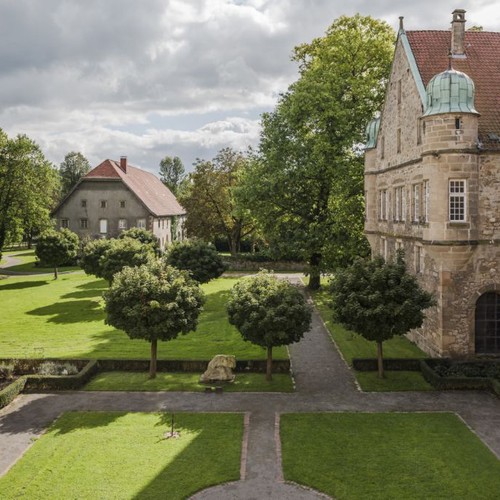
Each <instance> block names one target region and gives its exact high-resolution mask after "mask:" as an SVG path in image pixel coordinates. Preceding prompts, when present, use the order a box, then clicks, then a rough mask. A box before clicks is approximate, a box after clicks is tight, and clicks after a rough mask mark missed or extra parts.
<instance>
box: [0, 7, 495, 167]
mask: <svg viewBox="0 0 500 500" xmlns="http://www.w3.org/2000/svg"><path fill="white" fill-rule="evenodd" d="M455 8H464V9H466V10H467V15H466V18H467V21H468V23H467V25H468V26H472V25H481V26H483V27H484V29H485V30H490V31H500V15H499V1H498V0H461V2H460V3H457V1H456V0H455V1H449V0H440V1H439V2H436V1H435V0H420V1H418V2H416V1H414V0H411V1H410V0H400V1H395V0H392V1H391V0H350V1H345V0H344V1H340V0H142V1H138V0H43V1H41V0H0V33H1V34H2V37H1V43H0V128H3V129H4V130H5V131H6V132H7V133H8V134H9V135H16V134H18V133H23V134H27V135H28V136H29V137H31V138H32V139H34V140H35V141H37V142H38V143H39V144H40V146H41V147H42V149H43V151H44V153H45V155H46V156H47V158H48V159H49V160H51V161H52V162H54V163H56V164H59V163H60V162H61V161H62V160H63V158H64V155H65V154H66V153H68V152H69V151H81V152H82V153H83V154H84V155H85V156H86V157H87V158H88V159H89V160H90V162H91V164H92V165H93V166H95V165H97V164H98V163H99V162H100V161H102V160H103V159H105V158H113V159H118V158H119V157H120V156H122V155H125V156H128V159H129V162H130V163H131V164H133V165H138V166H141V167H142V168H145V169H148V170H151V171H154V172H156V171H157V170H158V163H159V161H160V159H161V158H163V157H164V156H165V155H171V156H174V155H178V156H180V157H181V158H182V160H183V161H184V164H185V166H186V168H187V169H188V170H189V169H190V168H191V164H192V162H193V161H194V160H195V159H196V158H197V157H200V158H205V159H209V158H212V157H213V156H214V155H215V153H216V152H217V151H218V150H219V149H221V148H223V147H226V146H231V147H233V148H236V149H245V148H246V147H247V146H249V145H255V144H256V143H257V141H258V136H259V117H260V114H261V113H262V112H264V111H270V110H272V109H273V107H274V105H275V103H276V99H277V96H278V94H279V93H280V92H282V91H284V90H286V88H287V86H288V85H289V84H290V83H291V82H292V81H294V80H295V79H296V78H297V69H296V65H295V63H293V62H291V61H290V55H291V52H292V49H293V47H294V46H295V45H298V44H299V43H303V42H309V41H311V40H312V39H313V38H315V37H318V36H321V35H322V34H323V33H324V31H325V29H326V28H327V27H328V26H329V25H330V24H331V23H332V22H333V20H334V19H336V18H337V17H338V16H340V15H342V14H346V15H352V14H354V13H356V12H360V13H361V14H363V15H371V16H373V17H376V18H380V19H385V20H386V21H387V22H389V23H390V24H391V25H392V26H393V27H394V28H395V29H396V28H397V26H398V16H400V15H403V16H405V21H404V22H405V28H406V29H408V30H410V29H448V28H449V23H450V21H451V12H452V11H453V10H454V9H455Z"/></svg>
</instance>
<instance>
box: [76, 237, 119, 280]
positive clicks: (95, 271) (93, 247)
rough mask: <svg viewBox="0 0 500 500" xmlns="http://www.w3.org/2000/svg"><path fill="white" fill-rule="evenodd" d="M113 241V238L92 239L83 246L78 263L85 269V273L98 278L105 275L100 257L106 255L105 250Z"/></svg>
mask: <svg viewBox="0 0 500 500" xmlns="http://www.w3.org/2000/svg"><path fill="white" fill-rule="evenodd" d="M111 242H112V240H106V239H102V240H92V241H89V242H88V243H87V244H86V245H85V246H84V247H83V250H82V255H81V256H80V260H79V262H78V263H79V264H80V267H81V268H82V269H83V270H84V271H85V274H89V275H92V276H96V277H97V278H102V277H103V275H102V265H101V261H100V259H101V257H102V256H103V255H104V252H106V250H108V249H109V248H110V246H111Z"/></svg>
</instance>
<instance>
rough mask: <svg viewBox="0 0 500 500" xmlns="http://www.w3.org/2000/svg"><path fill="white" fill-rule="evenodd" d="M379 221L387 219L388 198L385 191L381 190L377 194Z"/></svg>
mask: <svg viewBox="0 0 500 500" xmlns="http://www.w3.org/2000/svg"><path fill="white" fill-rule="evenodd" d="M379 201H380V205H379V219H380V220H387V217H388V208H389V207H388V201H389V198H388V196H387V189H381V190H380V194H379Z"/></svg>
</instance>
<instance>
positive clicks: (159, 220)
mask: <svg viewBox="0 0 500 500" xmlns="http://www.w3.org/2000/svg"><path fill="white" fill-rule="evenodd" d="M160 224H161V219H158V229H160Z"/></svg>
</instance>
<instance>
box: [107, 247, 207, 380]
mask: <svg viewBox="0 0 500 500" xmlns="http://www.w3.org/2000/svg"><path fill="white" fill-rule="evenodd" d="M125 241H127V240H125ZM104 299H105V301H106V313H107V318H106V323H107V324H109V325H112V326H114V327H115V328H119V329H121V330H124V331H125V332H126V333H127V335H128V336H129V337H130V338H132V339H144V340H147V341H149V342H151V365H150V376H151V378H154V377H155V375H156V346H157V341H158V340H164V341H166V340H172V339H175V338H176V337H177V336H178V335H179V334H180V333H182V334H186V333H188V332H190V331H192V330H195V329H196V326H197V324H198V316H199V314H200V312H201V310H202V306H203V303H204V296H203V292H202V291H201V289H200V288H199V285H198V283H196V282H195V281H193V280H192V279H191V278H190V277H189V275H188V273H187V272H185V271H180V270H178V269H175V268H173V267H171V266H165V264H164V263H163V262H162V261H154V262H150V263H149V264H147V265H142V266H140V267H126V268H124V269H123V270H122V271H121V272H120V273H118V274H117V275H116V276H115V279H114V280H113V284H112V285H111V287H110V288H109V290H108V291H107V292H105V293H104Z"/></svg>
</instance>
